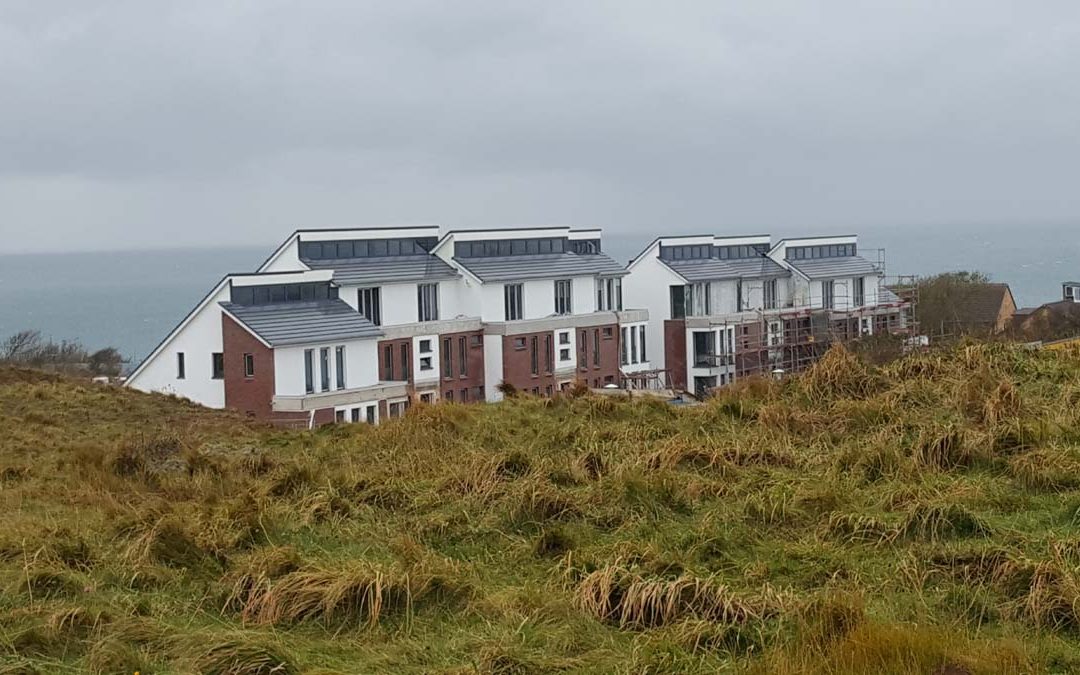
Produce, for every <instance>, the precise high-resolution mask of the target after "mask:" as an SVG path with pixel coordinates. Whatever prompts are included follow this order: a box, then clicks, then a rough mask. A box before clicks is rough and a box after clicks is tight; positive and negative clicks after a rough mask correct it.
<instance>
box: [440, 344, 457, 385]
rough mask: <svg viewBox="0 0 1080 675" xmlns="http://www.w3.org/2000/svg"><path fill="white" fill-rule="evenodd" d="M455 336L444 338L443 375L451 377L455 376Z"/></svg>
mask: <svg viewBox="0 0 1080 675" xmlns="http://www.w3.org/2000/svg"><path fill="white" fill-rule="evenodd" d="M453 359H454V338H443V339H442V376H443V378H451V377H453V376H454V360H453Z"/></svg>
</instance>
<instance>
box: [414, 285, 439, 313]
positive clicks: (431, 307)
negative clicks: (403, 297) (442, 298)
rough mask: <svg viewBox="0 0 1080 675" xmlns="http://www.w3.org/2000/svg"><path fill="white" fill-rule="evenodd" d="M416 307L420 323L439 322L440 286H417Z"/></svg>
mask: <svg viewBox="0 0 1080 675" xmlns="http://www.w3.org/2000/svg"><path fill="white" fill-rule="evenodd" d="M416 305H417V307H416V311H417V320H418V321H438V320H439V284H417V286H416Z"/></svg>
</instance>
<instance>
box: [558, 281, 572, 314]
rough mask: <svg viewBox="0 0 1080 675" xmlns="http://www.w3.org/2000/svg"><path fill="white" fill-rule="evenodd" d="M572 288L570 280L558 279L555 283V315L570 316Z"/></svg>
mask: <svg viewBox="0 0 1080 675" xmlns="http://www.w3.org/2000/svg"><path fill="white" fill-rule="evenodd" d="M572 295H573V286H572V284H571V282H570V279H558V280H557V281H556V282H555V313H556V314H570V313H572V312H573V311H574V310H573V302H572V300H571V298H572Z"/></svg>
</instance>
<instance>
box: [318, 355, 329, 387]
mask: <svg viewBox="0 0 1080 675" xmlns="http://www.w3.org/2000/svg"><path fill="white" fill-rule="evenodd" d="M319 385H320V387H319V390H320V391H330V348H329V347H323V348H321V349H320V350H319Z"/></svg>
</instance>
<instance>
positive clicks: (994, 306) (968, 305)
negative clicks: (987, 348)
mask: <svg viewBox="0 0 1080 675" xmlns="http://www.w3.org/2000/svg"><path fill="white" fill-rule="evenodd" d="M1006 301H1009V302H1012V291H1011V290H1009V285H1008V284H971V285H970V287H969V288H966V289H964V295H963V297H962V298H958V299H957V303H956V309H955V312H956V316H957V319H958V320H959V321H960V323H961V324H963V325H967V326H982V327H989V328H993V327H995V326H997V325H998V321H999V320H1000V319H1001V309H1002V307H1003V306H1005V305H1006V304H1007V303H1006ZM1013 310H1014V311H1015V302H1013Z"/></svg>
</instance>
